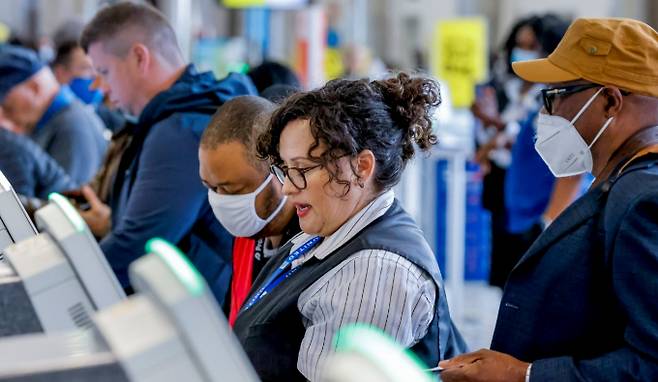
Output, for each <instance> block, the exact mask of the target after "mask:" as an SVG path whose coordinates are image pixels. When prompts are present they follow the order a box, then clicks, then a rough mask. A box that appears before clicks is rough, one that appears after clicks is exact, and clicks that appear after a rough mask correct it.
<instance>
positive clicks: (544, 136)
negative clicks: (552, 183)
mask: <svg viewBox="0 0 658 382" xmlns="http://www.w3.org/2000/svg"><path fill="white" fill-rule="evenodd" d="M602 90H603V88H600V89H599V90H598V91H597V92H596V93H594V95H593V96H592V97H590V99H589V100H588V101H587V102H586V103H585V105H584V106H583V107H582V108H581V109H580V111H579V112H578V113H577V114H576V116H575V117H574V118H573V119H572V120H571V122H570V121H568V120H567V119H565V118H563V117H560V116H558V115H549V114H543V113H539V116H538V117H537V139H536V141H535V150H537V153H539V156H540V157H541V159H543V160H544V162H546V165H547V166H548V168H549V169H550V170H551V172H552V173H553V175H554V176H555V177H557V178H561V177H565V176H572V175H578V174H583V173H586V172H590V173H591V172H592V166H593V163H592V151H591V148H592V146H594V143H596V141H597V140H598V139H599V137H600V136H601V134H603V132H604V131H605V130H606V129H607V128H608V126H609V125H610V123H611V122H612V120H613V117H610V118H608V120H607V121H605V123H604V124H603V126H602V127H601V129H599V132H598V133H597V134H596V136H595V137H594V139H593V140H592V143H590V144H589V145H588V144H587V143H586V142H585V140H584V139H583V137H581V136H580V134H579V133H578V130H576V127H575V126H574V123H576V121H577V120H578V118H580V116H581V115H582V114H583V113H584V112H585V110H587V108H588V107H589V105H591V104H592V102H594V99H595V98H596V96H598V95H599V93H601V91H602Z"/></svg>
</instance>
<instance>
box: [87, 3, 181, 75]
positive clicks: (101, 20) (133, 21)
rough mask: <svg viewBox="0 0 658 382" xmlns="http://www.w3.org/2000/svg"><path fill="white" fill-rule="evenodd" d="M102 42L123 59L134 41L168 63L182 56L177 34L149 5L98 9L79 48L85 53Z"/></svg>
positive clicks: (119, 5)
mask: <svg viewBox="0 0 658 382" xmlns="http://www.w3.org/2000/svg"><path fill="white" fill-rule="evenodd" d="M96 42H102V43H104V44H105V45H106V47H107V48H108V51H110V52H112V53H113V54H115V55H117V56H119V57H123V56H124V55H125V54H127V53H128V51H129V49H130V47H131V46H132V44H134V43H135V42H139V43H142V44H144V45H146V46H147V47H148V48H149V49H152V50H154V51H156V52H158V53H160V55H161V56H162V57H163V58H164V59H166V60H168V61H170V62H172V63H173V62H177V61H174V60H177V59H180V57H182V55H181V52H180V48H179V47H178V41H177V40H176V33H175V32H174V29H173V28H172V27H171V25H170V24H169V22H168V21H167V19H166V17H165V16H164V15H163V14H162V13H160V11H158V10H157V9H155V8H153V7H151V6H150V5H143V4H135V3H131V2H121V3H118V4H115V5H111V6H108V7H106V8H104V9H102V10H100V11H99V12H98V13H96V15H95V16H94V18H93V19H92V20H91V21H90V22H89V24H87V25H86V26H85V29H84V30H83V31H82V36H81V37H80V45H81V46H82V48H83V49H84V50H85V51H88V50H89V46H90V45H91V44H94V43H96Z"/></svg>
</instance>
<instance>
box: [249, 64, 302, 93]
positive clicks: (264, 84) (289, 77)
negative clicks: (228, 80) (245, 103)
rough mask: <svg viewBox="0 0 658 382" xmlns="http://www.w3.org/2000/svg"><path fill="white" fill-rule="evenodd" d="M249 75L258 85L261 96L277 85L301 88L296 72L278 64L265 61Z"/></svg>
mask: <svg viewBox="0 0 658 382" xmlns="http://www.w3.org/2000/svg"><path fill="white" fill-rule="evenodd" d="M247 75H248V76H249V78H251V81H253V83H254V85H256V89H258V93H259V94H260V93H262V92H263V90H265V89H267V88H269V87H270V86H272V85H277V84H283V85H290V86H294V87H296V88H299V87H300V84H299V79H298V78H297V75H296V74H295V72H293V71H292V70H291V69H290V68H288V67H287V66H285V65H283V64H279V63H278V62H272V61H264V62H263V63H262V64H260V65H258V66H256V67H254V68H253V69H251V70H250V71H249V72H247Z"/></svg>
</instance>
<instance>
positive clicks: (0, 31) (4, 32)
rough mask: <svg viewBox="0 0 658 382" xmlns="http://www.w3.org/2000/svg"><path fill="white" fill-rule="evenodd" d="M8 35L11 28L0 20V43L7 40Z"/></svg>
mask: <svg viewBox="0 0 658 382" xmlns="http://www.w3.org/2000/svg"><path fill="white" fill-rule="evenodd" d="M9 35H11V30H10V29H9V27H8V26H7V24H5V23H2V22H0V43H3V42H7V40H9Z"/></svg>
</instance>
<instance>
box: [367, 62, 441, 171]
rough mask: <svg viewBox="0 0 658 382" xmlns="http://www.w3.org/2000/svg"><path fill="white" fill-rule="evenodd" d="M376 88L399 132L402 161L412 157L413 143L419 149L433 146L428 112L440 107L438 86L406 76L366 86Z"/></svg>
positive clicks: (430, 120) (423, 79) (428, 80)
mask: <svg viewBox="0 0 658 382" xmlns="http://www.w3.org/2000/svg"><path fill="white" fill-rule="evenodd" d="M370 85H371V86H373V87H374V88H376V89H378V90H379V92H380V93H381V94H382V97H383V98H384V102H385V103H386V104H387V105H388V106H389V108H390V112H391V114H392V116H393V119H394V121H395V122H396V124H397V126H398V127H399V128H400V129H402V130H403V132H404V139H403V142H402V144H403V159H405V160H409V159H411V158H413V156H414V151H415V150H414V143H415V144H417V145H418V147H419V148H420V149H421V150H423V151H426V150H429V149H430V148H431V147H432V145H434V144H436V142H437V138H436V135H434V134H433V133H432V114H431V113H432V112H433V110H434V109H435V108H436V107H438V106H439V105H440V104H441V91H440V88H439V84H438V83H437V82H436V81H434V80H432V79H428V78H423V77H412V76H410V75H409V74H406V73H399V74H398V75H397V76H395V77H392V78H388V79H385V80H376V81H372V82H371V83H370Z"/></svg>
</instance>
